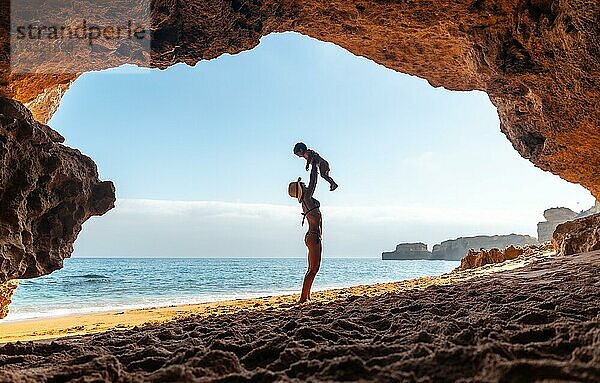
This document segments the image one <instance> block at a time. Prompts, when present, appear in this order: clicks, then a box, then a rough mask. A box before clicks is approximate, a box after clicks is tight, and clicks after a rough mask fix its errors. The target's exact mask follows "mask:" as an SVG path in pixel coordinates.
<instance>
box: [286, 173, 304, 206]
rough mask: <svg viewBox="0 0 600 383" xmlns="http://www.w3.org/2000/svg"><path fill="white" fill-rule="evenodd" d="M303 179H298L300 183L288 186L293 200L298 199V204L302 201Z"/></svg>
mask: <svg viewBox="0 0 600 383" xmlns="http://www.w3.org/2000/svg"><path fill="white" fill-rule="evenodd" d="M300 180H301V178H300V177H298V181H295V182H290V184H289V185H288V194H289V195H290V197H292V198H297V199H298V202H300V201H301V200H302V185H301V183H302V182H301V181H300Z"/></svg>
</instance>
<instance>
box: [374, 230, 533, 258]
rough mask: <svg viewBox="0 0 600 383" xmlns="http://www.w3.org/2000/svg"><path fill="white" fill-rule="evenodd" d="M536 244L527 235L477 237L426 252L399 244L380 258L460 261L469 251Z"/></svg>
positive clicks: (413, 245)
mask: <svg viewBox="0 0 600 383" xmlns="http://www.w3.org/2000/svg"><path fill="white" fill-rule="evenodd" d="M537 243H538V241H537V239H536V238H534V237H531V236H529V235H520V234H509V235H493V236H488V235H479V236H475V237H460V238H457V239H451V240H448V241H444V242H442V243H440V244H437V245H435V246H433V250H432V251H428V250H427V245H425V244H424V243H420V242H418V243H401V244H399V245H398V246H396V250H395V251H391V252H384V253H382V254H381V258H382V259H383V260H414V259H425V260H446V261H460V260H461V259H462V258H463V257H464V256H465V255H466V254H467V252H468V251H469V249H474V250H480V249H485V250H490V249H504V248H506V247H508V246H510V245H514V246H524V245H534V244H537Z"/></svg>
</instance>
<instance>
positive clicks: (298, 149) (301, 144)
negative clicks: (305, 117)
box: [294, 142, 308, 154]
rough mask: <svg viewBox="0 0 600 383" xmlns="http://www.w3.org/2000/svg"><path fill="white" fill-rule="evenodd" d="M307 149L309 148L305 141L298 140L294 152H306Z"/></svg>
mask: <svg viewBox="0 0 600 383" xmlns="http://www.w3.org/2000/svg"><path fill="white" fill-rule="evenodd" d="M307 150H308V148H307V147H306V144H305V143H304V142H298V143H297V144H296V145H294V154H298V153H304V152H305V151H307Z"/></svg>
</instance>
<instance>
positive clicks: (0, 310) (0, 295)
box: [0, 280, 19, 319]
mask: <svg viewBox="0 0 600 383" xmlns="http://www.w3.org/2000/svg"><path fill="white" fill-rule="evenodd" d="M18 286H19V281H17V280H11V281H6V282H4V283H2V284H0V319H2V318H4V317H6V315H7V314H8V305H10V302H11V299H12V296H13V294H14V293H15V290H16V289H17V287H18Z"/></svg>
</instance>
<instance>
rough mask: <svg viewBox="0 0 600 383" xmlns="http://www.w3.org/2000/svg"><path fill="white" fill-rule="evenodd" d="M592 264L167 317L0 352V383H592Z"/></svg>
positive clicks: (596, 309)
mask: <svg viewBox="0 0 600 383" xmlns="http://www.w3.org/2000/svg"><path fill="white" fill-rule="evenodd" d="M524 263H529V264H527V265H524ZM599 266H600V252H595V253H587V254H581V255H577V256H569V257H556V256H552V257H547V256H538V257H534V258H531V259H528V260H524V259H517V260H514V261H508V262H506V263H504V264H501V265H500V268H499V266H487V267H484V268H482V269H476V270H474V271H466V272H464V273H456V274H454V275H452V274H449V275H445V276H443V277H437V278H436V277H434V278H429V279H428V278H421V279H418V280H413V281H407V282H402V283H397V284H385V285H376V286H362V287H359V288H351V289H342V290H336V291H335V292H332V291H329V292H325V293H323V294H319V295H318V296H315V298H316V299H315V302H314V303H312V304H310V305H301V306H297V305H291V304H289V303H288V301H291V300H293V299H294V298H295V297H293V296H288V297H278V298H268V299H265V300H250V301H252V302H254V301H256V302H255V303H259V305H258V306H254V307H253V306H251V305H250V306H249V305H248V304H249V302H250V301H235V302H234V303H232V302H228V303H221V304H217V305H215V306H212V305H208V306H204V307H201V306H202V305H195V306H198V307H195V306H193V307H195V308H194V309H191V308H190V307H185V308H184V309H183V310H182V311H178V310H180V308H177V309H176V310H174V311H176V314H175V316H177V315H183V316H187V317H186V318H183V319H178V320H175V321H169V322H166V323H161V324H156V325H148V326H145V327H134V328H131V329H126V330H119V331H117V330H111V331H108V332H103V333H97V334H88V335H81V336H74V337H68V338H61V339H58V340H56V341H52V342H50V341H38V342H25V343H21V342H19V343H9V344H6V345H3V346H0V382H34V381H70V380H77V381H122V382H135V381H152V382H167V381H190V382H191V381H220V382H238V381H256V382H259V381H260V382H271V381H297V382H301V381H348V380H362V381H431V382H447V381H448V382H449V381H457V380H462V381H477V382H488V381H489V382H498V381H503V382H523V381H540V382H541V381H546V382H549V381H583V382H587V381H589V382H597V381H600V273H598V270H599ZM241 302H245V303H241ZM261 302H262V303H261ZM171 310H172V311H173V309H171ZM194 310H196V311H195V312H196V313H199V314H200V315H198V316H194V315H193V314H194ZM227 310H230V312H233V313H231V314H227V312H228V311H227ZM216 314H218V315H216ZM113 315H114V314H113ZM121 315H124V314H121ZM170 315H173V314H170ZM190 315H191V316H190ZM171 318H172V317H171ZM130 325H131V324H130ZM4 331H5V329H4V328H2V329H0V333H1V334H2V335H4V334H5V332H4Z"/></svg>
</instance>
